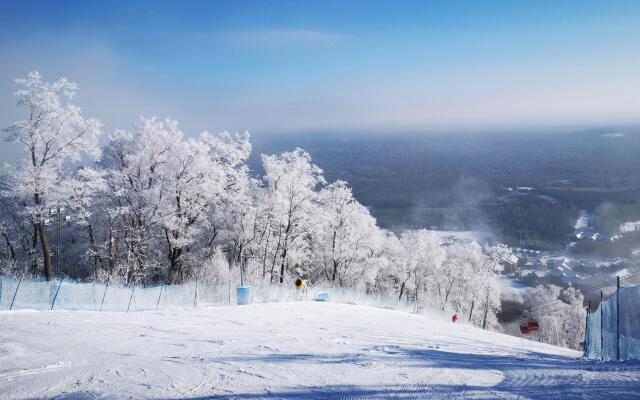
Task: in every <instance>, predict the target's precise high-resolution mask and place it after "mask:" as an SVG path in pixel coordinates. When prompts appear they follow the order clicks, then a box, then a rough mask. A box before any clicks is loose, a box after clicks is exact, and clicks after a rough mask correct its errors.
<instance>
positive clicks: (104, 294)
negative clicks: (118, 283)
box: [100, 281, 109, 311]
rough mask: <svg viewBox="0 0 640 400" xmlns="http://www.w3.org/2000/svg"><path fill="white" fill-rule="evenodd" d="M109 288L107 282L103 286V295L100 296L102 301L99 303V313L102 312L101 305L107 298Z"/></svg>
mask: <svg viewBox="0 0 640 400" xmlns="http://www.w3.org/2000/svg"><path fill="white" fill-rule="evenodd" d="M108 288H109V281H107V284H106V285H105V286H104V293H103V294H102V301H101V302H100V311H102V305H103V304H104V298H105V297H107V289H108Z"/></svg>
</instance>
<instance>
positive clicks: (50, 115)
mask: <svg viewBox="0 0 640 400" xmlns="http://www.w3.org/2000/svg"><path fill="white" fill-rule="evenodd" d="M17 83H18V84H19V85H20V90H18V91H17V92H16V96H17V97H18V104H19V105H20V106H22V107H23V108H24V109H25V111H26V118H25V119H24V120H21V121H17V122H15V123H14V124H12V125H11V126H10V127H9V128H8V129H7V132H8V139H9V140H11V141H14V142H17V143H19V144H21V145H22V147H23V148H24V150H25V157H24V158H23V159H22V161H20V162H19V163H18V164H16V165H15V166H13V167H10V168H9V169H7V173H6V175H5V176H4V177H3V180H2V196H3V197H2V203H1V205H2V210H1V211H2V212H1V213H0V235H1V236H2V239H3V241H2V244H1V245H0V253H1V254H0V258H1V263H2V264H1V266H2V269H3V271H4V272H5V273H12V272H13V273H15V272H18V273H24V272H25V271H26V272H28V273H30V274H33V275H36V274H37V275H44V276H45V277H46V278H51V277H52V276H53V275H54V269H53V264H52V246H51V245H50V236H51V234H52V233H53V232H52V230H51V224H52V223H54V222H55V219H54V218H53V217H52V215H51V213H52V210H53V212H55V213H57V216H58V217H59V216H60V214H61V210H63V209H64V210H65V215H67V214H68V215H69V216H70V217H71V221H70V222H69V223H67V224H64V220H63V222H62V223H60V224H63V225H64V227H63V229H64V230H65V232H66V235H65V237H64V238H63V248H64V249H65V256H64V257H63V261H64V262H63V263H62V265H63V270H61V271H57V272H58V273H59V274H68V275H72V276H73V277H75V278H83V279H99V280H111V281H113V280H117V281H122V282H126V283H134V282H135V283H140V284H147V283H155V282H167V283H180V282H183V281H185V280H189V279H193V278H199V279H207V280H213V281H215V280H226V279H229V276H230V275H229V274H230V273H235V272H236V271H238V270H239V267H240V266H244V267H245V268H246V274H247V276H248V278H249V279H253V280H262V281H270V282H280V283H282V282H285V281H291V280H293V279H295V278H297V277H303V278H306V279H309V280H310V281H312V282H325V283H327V282H328V283H329V284H332V285H344V286H352V287H358V288H360V289H363V290H367V291H369V292H376V293H384V294H387V295H390V296H396V297H397V298H399V299H417V300H419V301H420V303H421V304H427V305H429V306H431V307H433V308H437V309H440V310H443V311H447V312H449V311H455V312H457V313H459V314H460V315H461V316H463V317H464V318H468V320H469V321H472V322H473V323H475V324H477V325H480V326H483V327H487V326H491V325H494V324H495V323H496V313H497V312H498V310H499V308H500V287H499V285H498V283H497V279H498V273H499V272H500V270H501V268H502V267H501V261H502V260H504V259H506V258H507V257H508V255H509V249H508V248H506V247H504V246H484V247H483V246H480V245H479V244H477V243H475V242H460V241H455V240H454V241H451V240H449V241H446V240H443V239H442V238H441V237H440V236H438V235H437V234H436V233H434V232H431V231H426V230H419V231H407V232H405V233H403V234H401V235H400V236H397V235H395V234H393V233H391V232H388V231H385V230H383V229H380V228H379V227H378V226H377V225H376V221H375V219H374V218H373V217H372V216H371V215H370V213H369V211H368V209H367V208H366V207H365V206H363V205H362V204H360V203H359V202H358V201H357V200H356V199H355V198H354V196H353V193H352V191H351V189H350V188H349V186H348V184H347V183H346V182H344V181H336V182H332V183H327V182H326V181H325V178H324V177H323V173H322V170H321V169H320V168H319V167H318V166H316V165H314V164H313V163H312V160H311V157H310V156H309V154H308V153H306V152H305V151H303V150H301V149H295V150H293V151H290V152H285V153H282V154H279V155H263V156H262V165H263V169H264V175H263V176H256V174H254V173H252V171H250V170H249V168H248V166H247V163H246V161H247V158H248V157H249V154H250V152H251V144H250V140H249V135H248V134H241V135H238V134H235V135H232V134H228V133H223V134H219V135H213V134H210V133H207V132H204V133H202V134H200V135H199V136H198V137H188V136H185V135H184V134H183V133H182V131H181V130H180V129H179V127H178V124H177V122H176V121H172V120H159V119H156V118H148V119H146V118H143V119H141V120H140V121H139V122H138V123H137V124H136V125H135V129H134V130H133V131H124V130H116V131H114V132H113V133H111V134H109V135H108V137H106V138H103V132H102V125H101V123H100V122H99V121H98V120H96V119H93V118H87V117H85V116H83V114H82V112H81V110H80V108H79V107H77V106H76V105H75V104H73V99H74V97H75V95H76V91H77V88H76V85H75V84H73V83H71V82H69V81H67V80H65V79H60V80H58V81H56V82H54V83H47V82H45V81H43V79H42V77H41V76H40V75H39V74H38V73H37V72H32V73H30V74H29V75H28V76H27V77H26V78H25V79H20V80H17ZM78 165H82V166H81V167H78ZM57 228H58V229H61V226H60V225H58V226H57ZM59 239H60V237H59V235H58V236H57V237H56V240H59ZM54 247H55V246H54ZM60 253H61V251H59V252H58V253H57V254H55V257H57V260H60V258H61V257H62V254H60ZM71 266H74V267H73V269H72V268H71Z"/></svg>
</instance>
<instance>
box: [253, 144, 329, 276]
mask: <svg viewBox="0 0 640 400" xmlns="http://www.w3.org/2000/svg"><path fill="white" fill-rule="evenodd" d="M262 163H263V166H264V170H265V176H264V180H265V184H266V189H267V195H266V198H267V200H266V201H268V202H269V206H268V210H267V213H268V218H267V224H268V229H269V230H270V234H271V235H272V236H273V237H274V239H275V240H274V242H275V245H273V244H272V247H271V252H272V260H273V263H272V266H271V271H270V272H271V273H270V277H271V280H272V281H273V279H274V278H275V277H277V278H278V280H279V281H280V283H283V282H284V277H285V273H287V272H290V271H289V270H290V269H291V268H292V267H293V266H295V265H296V264H297V265H298V270H297V271H295V272H296V273H302V270H301V269H300V268H301V264H303V263H305V262H306V261H307V260H308V259H309V258H310V257H309V256H310V250H311V243H310V241H309V235H311V234H312V229H314V228H315V227H317V226H318V225H319V223H318V221H316V220H314V218H313V216H314V215H316V213H317V210H316V208H317V203H316V197H317V191H316V188H317V187H318V186H319V185H322V184H324V183H325V180H324V177H323V176H322V170H321V169H320V168H319V167H318V166H316V165H314V164H313V163H312V162H311V156H309V153H307V152H305V151H304V150H302V149H299V148H297V149H295V150H293V151H291V152H284V153H282V154H280V155H271V156H268V155H263V156H262ZM276 260H277V261H276ZM276 262H277V263H279V267H280V268H279V269H280V271H279V272H276V271H274V268H275V266H276Z"/></svg>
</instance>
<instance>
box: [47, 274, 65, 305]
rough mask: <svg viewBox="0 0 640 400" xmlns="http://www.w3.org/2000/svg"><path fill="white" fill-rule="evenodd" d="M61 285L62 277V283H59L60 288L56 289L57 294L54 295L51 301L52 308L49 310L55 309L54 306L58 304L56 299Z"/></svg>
mask: <svg viewBox="0 0 640 400" xmlns="http://www.w3.org/2000/svg"><path fill="white" fill-rule="evenodd" d="M60 286H62V279H60V283H59V284H58V289H57V290H56V294H54V295H53V300H52V301H51V308H50V309H49V310H53V306H55V305H56V299H57V298H58V293H59V292H60Z"/></svg>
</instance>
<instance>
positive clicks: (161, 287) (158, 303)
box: [156, 283, 166, 311]
mask: <svg viewBox="0 0 640 400" xmlns="http://www.w3.org/2000/svg"><path fill="white" fill-rule="evenodd" d="M164 285H166V283H163V284H162V286H160V294H159V295H158V302H157V303H156V311H158V306H160V298H161V297H162V289H164Z"/></svg>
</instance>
